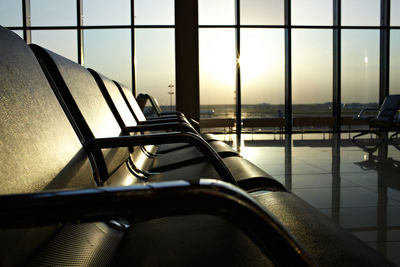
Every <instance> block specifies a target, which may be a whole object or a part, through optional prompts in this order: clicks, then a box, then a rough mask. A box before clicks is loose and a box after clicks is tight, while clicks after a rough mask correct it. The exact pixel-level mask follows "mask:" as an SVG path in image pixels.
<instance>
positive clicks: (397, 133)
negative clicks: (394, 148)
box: [389, 132, 400, 141]
mask: <svg viewBox="0 0 400 267" xmlns="http://www.w3.org/2000/svg"><path fill="white" fill-rule="evenodd" d="M399 133H400V132H395V133H394V134H392V135H391V136H390V137H389V140H390V141H392V140H393V138H394V137H395V136H396V137H397V136H398V135H399Z"/></svg>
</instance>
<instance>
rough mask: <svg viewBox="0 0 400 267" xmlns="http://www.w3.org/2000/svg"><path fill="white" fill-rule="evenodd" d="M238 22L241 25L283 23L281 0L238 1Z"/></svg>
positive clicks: (282, 2) (282, 3) (282, 4)
mask: <svg viewBox="0 0 400 267" xmlns="http://www.w3.org/2000/svg"><path fill="white" fill-rule="evenodd" d="M240 23H241V24H243V25H283V24H284V23H285V21H284V1H283V0H247V1H240Z"/></svg>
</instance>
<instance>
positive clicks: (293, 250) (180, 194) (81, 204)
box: [0, 179, 315, 266]
mask: <svg viewBox="0 0 400 267" xmlns="http://www.w3.org/2000/svg"><path fill="white" fill-rule="evenodd" d="M0 214H1V215H2V218H7V219H5V220H0V229H13V228H27V227H35V226H41V225H53V224H60V223H68V222H72V223H81V222H96V221H106V220H114V219H118V218H125V219H128V220H129V219H138V218H139V219H152V218H159V217H165V216H174V215H190V214H210V215H216V216H220V217H223V218H225V219H226V220H228V221H230V222H231V223H233V224H235V225H236V226H238V227H239V228H240V229H242V230H243V231H244V233H246V234H247V235H248V236H249V238H250V239H252V240H253V242H254V243H255V244H256V245H258V246H259V248H260V249H261V250H262V251H263V252H264V253H265V254H266V255H267V256H269V258H270V259H271V260H272V261H276V262H275V263H276V264H278V265H283V266H315V263H314V262H313V260H312V258H311V257H310V256H309V255H308V254H307V252H306V251H305V249H304V248H303V247H302V246H301V245H300V244H299V243H298V242H297V241H296V239H295V238H294V237H293V236H292V235H291V234H290V233H289V232H288V231H287V230H286V228H284V227H283V226H282V225H281V224H280V223H278V222H277V221H276V219H275V218H274V216H273V215H271V213H270V212H268V211H267V210H266V209H265V208H264V207H263V206H262V205H261V204H259V203H258V202H257V201H255V200H254V199H253V198H251V197H250V196H249V195H248V194H247V193H246V192H244V191H243V190H240V189H238V188H237V187H235V186H232V185H229V184H226V183H223V182H220V181H216V180H210V179H201V180H199V183H198V184H190V183H189V182H186V181H176V182H163V183H152V184H147V185H138V186H129V187H108V188H104V187H103V188H96V189H86V190H71V191H55V192H41V193H33V194H20V195H3V196H0Z"/></svg>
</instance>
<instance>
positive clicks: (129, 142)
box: [84, 132, 237, 185]
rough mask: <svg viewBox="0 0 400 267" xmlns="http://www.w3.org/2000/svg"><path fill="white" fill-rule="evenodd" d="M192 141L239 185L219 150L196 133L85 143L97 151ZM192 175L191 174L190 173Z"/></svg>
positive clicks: (222, 173)
mask: <svg viewBox="0 0 400 267" xmlns="http://www.w3.org/2000/svg"><path fill="white" fill-rule="evenodd" d="M182 142H183V143H190V144H192V145H194V146H196V147H197V148H198V149H199V151H200V152H202V153H203V155H204V156H205V157H206V158H207V159H208V160H209V161H210V163H211V164H212V165H213V167H214V168H215V170H216V171H217V173H218V175H219V176H220V177H221V179H222V180H223V181H225V182H228V183H231V184H234V185H237V182H236V180H235V178H234V177H233V175H232V173H231V172H230V170H229V169H228V167H226V165H225V163H224V162H223V161H222V159H221V157H220V156H219V155H218V153H217V152H215V150H214V149H213V148H212V147H211V146H210V145H209V144H208V143H207V142H206V141H204V139H202V138H201V137H200V136H198V135H197V134H194V133H180V132H171V133H160V134H146V135H136V136H119V137H110V138H96V139H92V140H90V141H89V142H86V143H85V144H84V146H85V148H86V149H88V150H89V151H97V150H100V149H104V148H114V147H132V146H145V145H158V144H172V143H182ZM188 175H190V174H188Z"/></svg>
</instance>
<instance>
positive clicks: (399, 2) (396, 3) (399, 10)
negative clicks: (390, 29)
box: [390, 0, 400, 26]
mask: <svg viewBox="0 0 400 267" xmlns="http://www.w3.org/2000/svg"><path fill="white" fill-rule="evenodd" d="M390 8H391V14H390V19H391V22H390V25H392V26H400V0H392V1H391V4H390Z"/></svg>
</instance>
